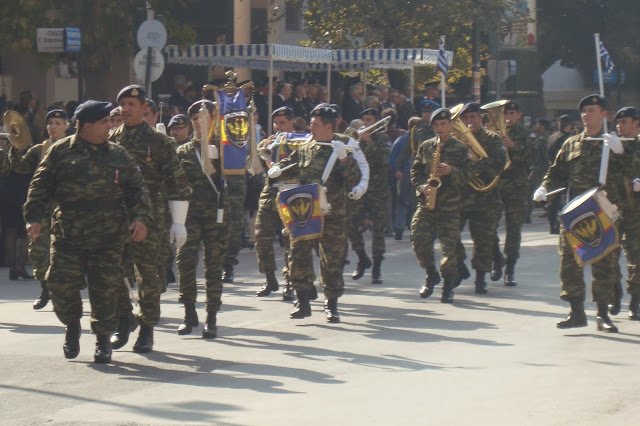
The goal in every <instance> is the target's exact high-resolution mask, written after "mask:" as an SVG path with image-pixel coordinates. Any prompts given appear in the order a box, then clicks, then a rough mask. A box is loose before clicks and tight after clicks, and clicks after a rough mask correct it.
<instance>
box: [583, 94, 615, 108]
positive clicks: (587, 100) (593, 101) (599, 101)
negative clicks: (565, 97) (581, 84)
mask: <svg viewBox="0 0 640 426" xmlns="http://www.w3.org/2000/svg"><path fill="white" fill-rule="evenodd" d="M591 105H600V106H601V107H602V108H603V109H607V107H608V106H609V103H608V102H607V98H605V97H604V96H600V95H589V96H586V97H584V98H582V100H581V101H580V103H579V104H578V109H579V110H580V111H582V108H584V107H586V106H591Z"/></svg>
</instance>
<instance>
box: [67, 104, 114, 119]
mask: <svg viewBox="0 0 640 426" xmlns="http://www.w3.org/2000/svg"><path fill="white" fill-rule="evenodd" d="M112 109H113V104H112V103H110V102H100V101H94V100H89V101H86V102H84V103H82V104H80V105H78V108H76V112H75V113H74V115H73V118H74V119H75V120H76V121H79V122H81V123H95V122H96V121H98V120H102V119H103V118H105V117H108V116H109V113H110V112H111V110H112Z"/></svg>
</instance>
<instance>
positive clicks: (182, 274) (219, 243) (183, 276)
mask: <svg viewBox="0 0 640 426" xmlns="http://www.w3.org/2000/svg"><path fill="white" fill-rule="evenodd" d="M199 213H202V214H198V215H189V217H187V223H186V227H187V242H186V243H185V244H184V245H183V246H182V247H180V250H178V253H177V255H176V259H177V265H178V283H179V289H180V297H179V299H178V301H179V302H181V303H184V304H187V303H196V297H197V292H198V290H197V284H196V266H198V251H199V249H200V243H202V244H203V246H204V251H203V258H204V279H205V291H206V300H205V305H206V309H207V312H217V311H219V310H220V305H221V304H222V302H221V297H222V266H223V263H224V258H225V257H224V255H225V253H226V252H227V245H228V229H229V228H228V226H227V224H226V223H217V222H216V215H217V211H216V210H215V209H213V210H211V211H208V212H199Z"/></svg>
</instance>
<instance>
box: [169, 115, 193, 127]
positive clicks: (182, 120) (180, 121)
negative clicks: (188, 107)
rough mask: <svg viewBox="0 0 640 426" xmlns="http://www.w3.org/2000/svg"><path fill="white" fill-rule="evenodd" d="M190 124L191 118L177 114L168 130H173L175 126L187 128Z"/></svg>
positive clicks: (170, 122) (172, 118)
mask: <svg viewBox="0 0 640 426" xmlns="http://www.w3.org/2000/svg"><path fill="white" fill-rule="evenodd" d="M188 123H189V117H187V116H186V115H184V114H177V115H174V116H173V117H171V120H170V121H169V125H168V126H167V129H171V127H173V126H185V125H187V124H188Z"/></svg>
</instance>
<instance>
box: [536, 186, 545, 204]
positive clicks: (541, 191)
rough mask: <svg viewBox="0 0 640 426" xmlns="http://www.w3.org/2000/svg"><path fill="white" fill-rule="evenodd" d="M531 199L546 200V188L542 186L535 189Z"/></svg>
mask: <svg viewBox="0 0 640 426" xmlns="http://www.w3.org/2000/svg"><path fill="white" fill-rule="evenodd" d="M533 201H547V190H546V189H545V187H544V186H541V187H540V188H538V189H536V192H534V193H533Z"/></svg>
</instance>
